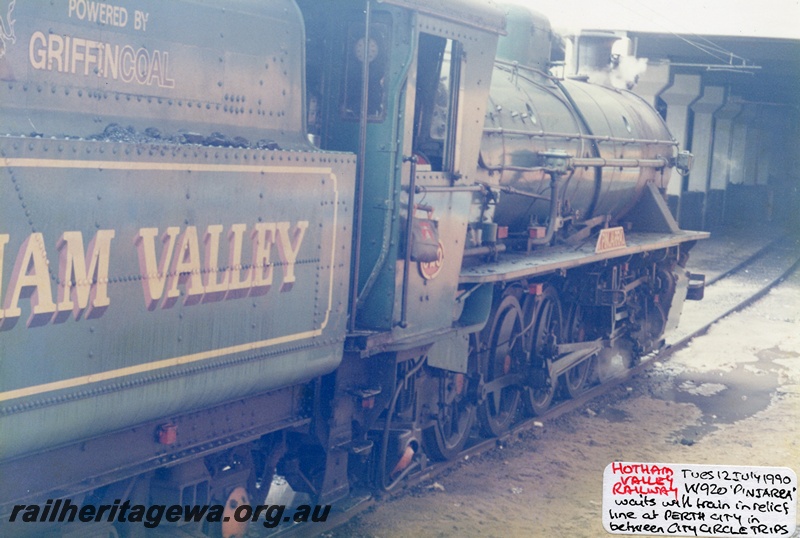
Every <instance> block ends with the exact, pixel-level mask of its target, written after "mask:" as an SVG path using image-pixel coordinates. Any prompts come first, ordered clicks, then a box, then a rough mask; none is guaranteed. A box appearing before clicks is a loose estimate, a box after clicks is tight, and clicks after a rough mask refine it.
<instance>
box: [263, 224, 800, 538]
mask: <svg viewBox="0 0 800 538" xmlns="http://www.w3.org/2000/svg"><path fill="white" fill-rule="evenodd" d="M689 266H690V267H691V256H690V263H689ZM798 268H800V244H798V242H797V240H795V239H793V238H790V237H786V236H783V237H780V238H778V239H775V240H773V241H771V242H769V243H767V244H766V245H765V246H764V247H762V248H761V249H759V250H757V251H756V252H755V253H753V254H752V255H750V256H747V257H746V258H745V259H743V260H742V261H740V262H738V263H736V264H735V265H734V266H732V267H730V268H728V269H726V270H724V271H722V272H720V273H718V274H715V275H712V276H711V278H709V279H708V281H707V283H706V288H705V297H704V299H703V300H702V301H699V302H687V303H685V304H684V311H683V313H682V315H681V324H680V326H679V327H678V329H676V330H674V331H672V332H670V333H668V334H666V335H665V337H666V345H665V346H664V347H663V348H662V349H661V350H659V351H658V352H655V353H651V354H649V355H647V356H645V357H643V358H642V359H641V360H640V361H639V362H638V364H636V365H635V366H634V367H632V368H630V369H628V370H626V371H625V373H624V374H623V375H619V376H617V377H614V378H612V379H610V380H608V381H606V382H605V383H603V384H599V385H595V386H593V387H591V388H589V389H588V390H586V392H584V393H583V394H581V395H580V396H578V397H577V398H571V399H566V400H562V401H559V402H557V403H556V404H555V405H553V406H552V407H551V408H550V409H549V410H548V411H547V412H545V413H544V414H542V415H540V416H534V417H529V418H525V419H523V420H521V421H519V422H518V423H517V424H516V425H515V426H513V427H512V428H511V429H510V430H509V431H508V432H507V433H505V434H504V435H502V436H500V437H495V438H489V439H474V440H473V441H472V442H471V443H470V444H469V445H468V446H467V448H465V449H464V450H463V451H462V452H461V454H459V456H458V457H456V458H454V459H452V460H450V461H443V462H432V463H429V465H428V466H427V467H426V468H425V470H423V471H421V472H419V473H417V474H415V475H412V476H409V477H408V479H407V480H406V481H405V482H404V483H403V484H402V485H401V486H400V487H399V488H398V490H397V491H392V492H387V493H385V494H382V495H379V496H378V497H375V496H373V495H372V494H371V493H369V492H363V493H362V494H361V495H359V494H358V493H357V492H356V493H354V494H353V495H352V496H351V497H350V498H349V499H348V500H347V501H344V502H340V503H338V504H337V505H335V506H334V508H333V510H332V512H331V516H330V517H329V519H328V521H327V522H325V523H313V524H308V525H300V526H294V527H287V528H279V529H276V530H274V531H272V532H270V533H268V534H261V535H260V536H309V537H310V536H318V535H320V534H322V533H325V532H331V531H332V530H334V529H336V528H337V527H340V526H342V525H344V524H345V523H346V522H348V521H349V520H350V519H352V518H353V517H355V516H357V515H358V514H359V513H361V512H362V511H364V510H366V509H368V508H370V507H372V506H375V505H377V504H379V503H383V502H391V500H392V498H394V497H396V496H398V495H402V494H404V493H406V492H408V491H410V490H412V489H413V488H414V487H417V486H420V485H422V484H424V483H426V482H428V481H431V480H433V479H435V478H436V477H438V476H441V475H442V474H443V473H445V472H447V471H451V470H454V469H456V468H457V467H459V466H461V465H462V464H464V463H465V461H467V460H468V459H469V458H472V457H475V456H478V455H481V454H483V453H486V452H488V451H490V450H493V449H495V448H497V447H499V446H502V445H504V444H506V443H508V442H510V441H511V440H513V439H514V438H516V437H517V436H519V435H520V434H521V433H523V432H525V431H527V430H530V429H532V428H537V427H541V426H542V425H543V424H544V423H546V422H550V421H553V420H555V419H556V418H558V417H560V416H563V415H565V414H567V413H570V412H573V411H576V410H579V409H582V408H583V407H585V406H586V405H587V404H588V403H589V402H591V401H593V400H595V399H597V398H599V397H601V396H603V395H605V394H607V393H609V392H611V391H612V390H614V389H615V388H616V387H618V386H620V385H621V384H623V383H625V382H626V381H629V380H630V379H632V378H633V377H634V376H636V375H637V374H640V373H642V372H643V371H644V370H646V369H647V368H650V367H651V366H652V365H653V363H655V362H657V361H658V362H663V361H666V360H668V359H669V357H670V356H671V355H672V354H673V353H675V352H677V351H679V350H681V349H683V348H685V347H686V346H687V345H688V344H689V342H690V341H691V340H692V339H693V338H695V337H698V336H702V335H703V334H705V332H706V331H708V329H709V327H711V325H713V324H714V323H716V322H717V321H719V320H721V319H722V318H724V317H726V316H728V315H729V314H732V313H734V312H736V311H739V310H742V309H744V308H746V307H747V306H749V305H751V304H752V303H754V302H755V301H757V300H758V299H760V298H761V297H763V296H764V295H766V294H767V293H768V292H769V290H771V289H772V288H773V287H775V286H776V285H778V284H779V283H780V282H782V281H783V280H785V279H786V277H788V276H789V275H791V274H792V273H793V272H795V271H797V270H798Z"/></svg>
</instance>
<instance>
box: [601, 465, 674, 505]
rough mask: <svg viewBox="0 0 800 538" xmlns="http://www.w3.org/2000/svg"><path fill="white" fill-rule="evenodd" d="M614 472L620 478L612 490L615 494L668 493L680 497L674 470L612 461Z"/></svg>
mask: <svg viewBox="0 0 800 538" xmlns="http://www.w3.org/2000/svg"><path fill="white" fill-rule="evenodd" d="M611 465H612V473H613V474H614V475H615V476H616V475H619V478H618V479H617V480H616V481H615V482H614V486H613V487H612V489H611V491H612V493H613V494H614V495H631V494H639V495H666V496H674V497H675V498H676V499H677V498H678V488H676V487H675V485H674V482H673V481H672V476H673V471H672V469H670V468H669V467H661V466H658V465H645V464H632V465H626V464H623V463H616V462H615V463H612V464H611Z"/></svg>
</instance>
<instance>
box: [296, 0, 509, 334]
mask: <svg viewBox="0 0 800 538" xmlns="http://www.w3.org/2000/svg"><path fill="white" fill-rule="evenodd" d="M428 4H429V3H427V4H426V8H425V9H419V8H420V7H421V3H420V2H417V1H411V0H392V1H387V2H379V3H374V4H373V3H370V7H369V8H368V9H369V13H368V14H365V12H364V9H363V6H361V5H359V6H358V7H357V8H355V9H354V8H353V3H352V2H340V3H338V4H337V6H338V7H340V8H341V10H340V11H339V12H340V13H341V18H339V19H336V20H331V19H330V17H329V16H326V15H325V13H324V12H325V10H321V9H319V6H318V3H316V2H302V1H301V2H300V6H301V9H302V11H303V14H304V17H305V20H306V24H307V26H308V29H307V36H308V47H307V49H308V52H307V58H308V62H307V75H306V78H307V81H308V86H309V95H312V96H315V97H314V99H315V100H316V99H321V100H320V101H319V104H318V110H319V115H318V117H317V118H316V119H315V122H314V124H313V126H312V127H313V129H314V131H313V136H314V139H315V140H318V143H319V144H320V147H322V148H323V149H329V150H346V151H354V152H356V153H358V154H359V156H360V158H361V162H360V168H359V171H360V182H359V186H360V189H361V199H362V203H361V206H360V216H357V219H359V222H360V223H361V225H360V227H359V228H358V229H356V230H355V232H354V233H355V237H356V242H355V244H356V245H358V246H357V249H358V250H357V252H358V254H357V271H356V273H357V274H356V275H355V276H354V279H355V281H354V283H353V290H352V291H353V297H352V300H351V311H352V312H351V313H352V314H354V316H355V317H354V319H353V320H352V322H351V326H350V328H351V330H356V329H357V330H360V331H367V332H380V333H385V332H390V333H392V336H391V338H392V339H393V340H403V339H413V338H420V337H422V338H424V336H422V335H425V334H429V335H432V334H434V333H435V332H437V331H439V330H441V329H447V328H451V327H452V326H453V323H454V322H455V320H456V319H457V316H454V313H453V308H454V298H455V296H456V292H457V290H456V285H457V281H458V275H459V271H460V267H461V261H462V253H463V249H464V238H465V236H466V226H467V221H468V218H469V217H468V216H469V209H470V205H471V202H472V196H473V193H472V192H470V189H471V188H472V186H473V184H474V181H475V170H476V167H475V163H477V160H478V146H479V143H480V134H479V133H480V126H481V125H482V124H483V117H484V110H485V107H486V102H487V98H488V89H489V87H488V81H489V78H490V77H491V65H492V61H493V58H492V57H491V55H490V54H489V53H488V51H492V50H494V48H495V46H496V40H497V34H498V32H500V31H501V29H502V25H503V16H502V14H501V13H500V12H498V11H495V10H493V9H492V8H490V7H487V6H485V5H483V4H479V3H477V2H472V1H467V0H448V1H441V2H434V3H433V4H432V5H428ZM326 8H327V4H326ZM454 14H458V15H454ZM366 17H368V18H369V28H368V29H367V28H366V26H365V23H366V21H365V18H366ZM342 19H343V20H344V23H342ZM365 76H366V77H367V78H366V82H365V79H364V77H365ZM316 96H319V97H316ZM362 106H366V110H362ZM409 205H410V206H411V210H409ZM413 237H416V238H417V240H416V242H415V241H414V240H413V239H409V238H413ZM411 243H415V244H414V245H412V244H411ZM359 247H360V248H359ZM429 339H430V338H429Z"/></svg>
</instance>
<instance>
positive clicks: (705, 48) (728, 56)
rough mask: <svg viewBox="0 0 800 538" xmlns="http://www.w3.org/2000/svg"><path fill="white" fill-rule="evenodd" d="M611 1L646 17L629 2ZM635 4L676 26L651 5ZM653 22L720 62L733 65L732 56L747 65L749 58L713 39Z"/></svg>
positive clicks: (656, 21) (674, 22)
mask: <svg viewBox="0 0 800 538" xmlns="http://www.w3.org/2000/svg"><path fill="white" fill-rule="evenodd" d="M611 1H612V2H614V3H615V4H617V5H619V6H621V7H623V8H624V9H626V10H628V11H630V12H631V13H634V14H635V15H637V16H640V17H642V18H646V19H647V16H646V15H645V14H643V13H641V12H638V11H637V10H636V9H634V8H633V7H632V6H630V5H629V4H627V3H625V2H623V1H622V0H611ZM637 6H640V7H644V8H646V9H648V10H649V11H650V12H651V13H652V14H654V15H656V16H658V17H659V18H661V19H662V20H665V21H668V22H669V23H671V24H673V25H676V26H677V23H676V21H674V20H670V19H669V17H667V16H665V15H664V14H663V13H660V12H658V11H657V10H655V9H653V8H652V7H651V6H648V5H646V4H642V3H639V4H637ZM648 20H651V19H648ZM654 22H655V24H657V25H659V26H661V27H662V28H663V29H664V30H666V31H667V32H669V33H670V34H672V35H673V36H675V37H677V38H678V39H680V40H682V41H684V42H686V43H687V44H688V45H690V46H692V47H694V48H696V49H698V50H700V51H701V52H703V53H705V54H708V55H709V56H711V57H713V58H715V59H717V60H719V61H720V62H726V65H733V59H734V58H736V59H738V60H741V61H742V65H747V64H748V62H749V60H748V59H747V58H745V57H743V56H739V55H738V54H736V53H735V52H733V51H731V50H728V49H726V48H724V47H721V46H719V45H717V44H716V43H714V42H713V41H711V40H710V39H708V38H706V37H704V36H701V35H698V34H695V33H694V32H686V33H684V34H679V33H678V32H675V31H673V30H672V29H670V28H669V27H668V26H666V25H665V24H663V23H661V22H659V20H658V19H656V20H655V21H654ZM686 36H693V37H695V38H697V39H698V40H701V41H704V42H706V43H707V45H704V44H701V43H698V42H696V41H692V40H691V39H689V38H687V37H686ZM719 54H722V55H724V56H720V55H719Z"/></svg>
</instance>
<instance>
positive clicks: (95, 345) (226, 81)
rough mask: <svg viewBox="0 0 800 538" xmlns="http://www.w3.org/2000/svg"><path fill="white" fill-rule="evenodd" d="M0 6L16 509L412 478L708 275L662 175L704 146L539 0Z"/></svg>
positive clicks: (635, 343)
mask: <svg viewBox="0 0 800 538" xmlns="http://www.w3.org/2000/svg"><path fill="white" fill-rule="evenodd" d="M0 17H2V36H1V37H2V39H1V42H2V49H1V50H0V79H2V84H1V85H0V131H1V132H2V133H3V136H2V137H0V155H2V159H1V160H0V165H1V166H2V168H3V170H2V176H3V177H2V187H0V188H1V189H2V190H1V191H0V192H2V196H0V400H1V401H0V430H1V431H2V437H0V513H2V514H5V515H8V513H9V512H10V511H11V509H12V508H13V507H14V506H15V505H19V504H20V503H34V502H40V503H44V502H45V500H47V499H65V498H69V499H71V500H72V502H73V503H80V502H82V501H83V502H89V501H90V500H92V501H97V502H114V500H115V499H131V500H132V501H136V502H141V503H143V504H147V503H154V502H169V503H170V504H173V503H174V504H197V503H203V502H211V501H216V502H219V503H221V504H224V505H225V506H226V507H232V508H235V506H236V505H237V504H241V503H245V502H253V503H256V502H258V501H259V500H263V499H264V497H265V495H266V491H267V489H268V487H269V484H270V482H271V478H272V476H273V475H274V474H275V473H276V472H277V473H279V474H281V475H282V476H284V477H286V479H287V481H288V482H289V484H290V485H291V486H292V488H293V489H295V490H296V491H303V492H307V493H308V494H309V495H311V496H312V497H313V498H314V499H315V500H316V501H317V502H320V503H330V502H333V501H335V500H338V499H341V498H343V497H345V496H347V495H349V494H350V493H351V491H353V490H354V489H356V488H368V489H371V490H373V491H374V490H375V489H380V490H391V489H393V488H395V487H397V485H398V484H400V483H402V481H403V479H404V478H406V477H407V476H408V475H410V474H412V473H415V472H420V471H421V470H424V468H425V467H426V465H428V464H429V462H430V461H432V460H436V459H447V458H453V457H455V456H456V455H457V454H458V453H459V452H460V451H461V450H462V448H463V447H464V445H465V443H467V442H469V440H470V438H471V437H473V436H476V435H483V436H496V435H502V434H503V433H504V432H506V431H507V430H508V429H509V428H510V427H511V426H512V425H513V424H514V422H515V421H517V420H519V418H520V417H522V416H524V415H530V414H536V413H542V412H544V411H545V410H546V409H547V408H548V407H549V406H550V405H551V403H552V401H553V400H554V398H558V397H570V396H575V395H577V394H579V393H581V392H582V391H584V390H585V389H586V388H587V387H588V386H590V385H591V384H592V383H595V382H597V381H603V380H605V379H606V378H608V377H609V376H612V375H614V369H615V368H625V367H627V366H630V365H631V364H633V363H634V362H635V361H636V360H638V358H640V357H642V356H644V355H645V354H647V353H650V352H651V351H653V350H656V349H658V348H659V347H660V346H661V345H663V335H664V332H665V330H667V329H668V328H669V327H671V326H674V325H675V324H676V323H677V321H678V318H679V317H680V311H681V307H682V304H683V302H684V300H686V299H698V298H700V297H701V296H702V289H703V282H702V277H701V276H699V275H693V274H691V273H689V272H688V271H686V269H685V264H686V260H687V254H688V251H689V249H690V248H691V246H692V245H693V244H694V243H695V242H696V241H697V240H698V239H702V238H704V237H705V236H706V234H705V233H702V232H689V231H683V230H680V229H679V228H678V226H677V225H676V223H675V221H674V220H673V218H672V217H671V215H670V213H669V210H668V208H667V207H666V204H665V202H664V198H663V193H664V191H665V187H666V184H667V182H668V180H669V177H670V174H671V172H672V170H673V169H675V168H678V169H684V168H685V167H687V166H688V160H689V158H688V156H687V155H686V154H685V153H681V152H678V149H677V147H676V143H675V142H674V140H673V138H672V137H671V136H670V134H669V132H668V131H667V129H666V127H665V125H664V122H663V121H662V119H661V117H660V116H659V115H658V113H657V112H656V111H654V110H653V109H652V108H651V107H650V106H648V105H647V104H646V103H645V102H644V101H643V100H641V99H640V98H639V97H637V96H636V95H634V94H633V93H630V92H628V91H624V90H617V89H613V88H608V87H604V86H600V85H592V84H589V83H588V82H587V81H586V80H585V79H582V78H580V77H578V78H575V79H570V78H566V79H561V78H556V77H554V76H551V75H550V74H549V71H548V69H549V62H550V46H551V42H552V39H553V33H552V31H551V29H550V27H549V23H548V22H547V20H546V19H545V18H543V17H541V16H539V15H537V14H535V13H532V12H530V11H528V10H524V9H519V8H504V9H501V8H498V7H497V6H495V5H494V4H490V3H484V2H479V1H477V0H425V1H422V0H326V1H325V2H319V1H317V0H271V1H270V2H257V1H254V0H235V1H233V0H231V1H228V2H216V1H210V0H192V1H174V2H169V3H163V2H157V1H154V0H143V1H140V2H135V3H133V2H127V1H120V2H97V1H94V0H56V1H54V2H49V3H46V4H45V3H40V2H30V1H25V0H18V1H17V0H12V1H10V2H8V1H6V2H5V3H4V5H2V6H0ZM3 519H4V520H6V523H5V525H6V529H9V528H10V527H12V525H11V524H9V523H7V517H4V518H3ZM109 525H110V523H109ZM101 526H102V525H101ZM101 530H102V529H101ZM216 531H218V532H219V533H221V534H222V535H223V536H238V535H241V533H242V529H241V528H240V527H237V526H235V525H233V522H231V523H222V524H221V526H220V527H219V528H218V529H216Z"/></svg>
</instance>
